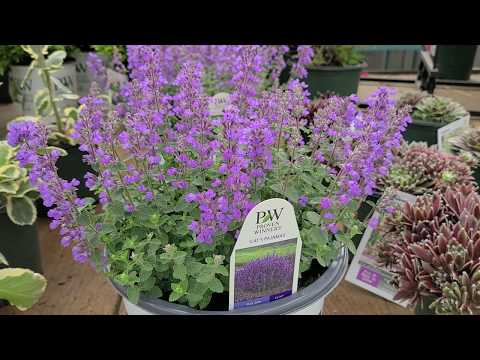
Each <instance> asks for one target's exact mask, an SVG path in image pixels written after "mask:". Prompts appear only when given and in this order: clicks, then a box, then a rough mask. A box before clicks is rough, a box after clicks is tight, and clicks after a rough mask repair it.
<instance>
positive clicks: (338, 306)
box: [0, 82, 480, 315]
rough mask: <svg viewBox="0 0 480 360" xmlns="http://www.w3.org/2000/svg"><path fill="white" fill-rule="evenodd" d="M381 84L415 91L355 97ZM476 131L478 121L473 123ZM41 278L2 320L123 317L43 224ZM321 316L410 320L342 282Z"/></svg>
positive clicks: (4, 111)
mask: <svg viewBox="0 0 480 360" xmlns="http://www.w3.org/2000/svg"><path fill="white" fill-rule="evenodd" d="M379 85H389V86H395V87H396V88H397V89H398V92H399V94H402V93H404V92H406V91H411V90H413V89H414V87H413V86H412V85H409V84H396V83H395V84H394V83H391V84H386V83H376V82H362V83H361V85H360V89H359V94H360V96H361V97H362V98H363V97H365V95H367V94H369V93H371V92H372V91H373V90H375V88H377V87H378V86H379ZM436 94H438V95H444V96H450V97H452V98H454V99H455V100H456V101H459V102H460V103H462V104H463V105H464V106H465V107H466V108H467V109H468V110H475V111H480V89H477V88H475V89H473V88H461V87H451V86H438V87H437V90H436ZM15 115H16V114H15V109H14V108H13V106H12V105H7V106H5V105H2V106H0V136H1V134H2V133H4V129H5V124H6V122H7V121H8V120H11V118H13V117H14V116H15ZM473 124H474V126H479V125H480V122H478V121H475V120H474V122H473ZM38 230H39V238H40V244H41V252H42V261H43V268H44V274H45V276H46V278H47V280H48V286H47V290H46V292H45V294H44V295H43V297H42V298H41V300H40V301H39V302H38V303H37V304H36V305H35V306H33V307H32V308H31V309H30V310H28V311H25V312H21V311H18V310H16V309H15V308H13V307H3V308H0V315H6V314H31V315H33V314H38V315H41V314H55V315H63V314H85V315H93V314H102V315H103V314H104V315H114V314H124V313H125V309H124V307H123V304H122V302H121V298H120V296H119V295H118V294H117V293H116V292H115V291H114V289H113V288H112V287H111V285H110V284H109V283H108V281H107V280H106V278H105V277H104V276H103V275H102V274H99V273H97V272H96V271H95V269H93V268H91V267H90V266H88V265H79V264H76V263H75V262H74V261H73V260H72V256H71V254H70V249H64V248H62V247H61V245H60V242H59V236H58V234H57V233H56V232H53V231H50V230H49V229H48V224H47V220H46V219H39V221H38ZM325 314H328V315H330V314H331V315H343V314H362V315H386V314H395V315H408V314H412V312H411V311H410V310H407V309H404V308H402V307H401V306H399V305H396V304H393V303H391V302H389V301H387V300H384V299H382V298H380V297H378V296H376V295H374V294H372V293H370V292H368V291H366V290H363V289H361V288H359V287H357V286H355V285H352V284H350V283H347V282H346V281H342V283H341V284H340V285H339V286H338V287H337V288H336V289H335V290H334V291H333V292H332V293H331V294H330V295H329V296H328V298H327V299H326V301H325Z"/></svg>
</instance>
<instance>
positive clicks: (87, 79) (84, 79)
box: [75, 52, 92, 97]
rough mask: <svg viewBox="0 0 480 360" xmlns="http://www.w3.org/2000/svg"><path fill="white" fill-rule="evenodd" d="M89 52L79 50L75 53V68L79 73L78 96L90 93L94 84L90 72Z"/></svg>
mask: <svg viewBox="0 0 480 360" xmlns="http://www.w3.org/2000/svg"><path fill="white" fill-rule="evenodd" d="M88 54H89V52H78V53H76V54H75V69H76V74H77V87H78V90H77V91H78V96H80V97H83V96H86V95H88V92H89V91H90V86H91V85H92V76H91V75H90V73H89V72H88V66H87V57H88Z"/></svg>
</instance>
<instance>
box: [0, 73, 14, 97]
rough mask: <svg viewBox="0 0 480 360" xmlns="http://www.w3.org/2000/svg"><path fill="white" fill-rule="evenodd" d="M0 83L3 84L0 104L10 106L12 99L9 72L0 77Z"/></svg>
mask: <svg viewBox="0 0 480 360" xmlns="http://www.w3.org/2000/svg"><path fill="white" fill-rule="evenodd" d="M0 83H2V85H0V104H10V103H11V102H12V99H11V98H10V94H9V92H8V71H7V72H5V74H3V75H2V76H0Z"/></svg>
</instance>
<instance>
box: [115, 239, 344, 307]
mask: <svg viewBox="0 0 480 360" xmlns="http://www.w3.org/2000/svg"><path fill="white" fill-rule="evenodd" d="M347 268H348V250H347V249H345V248H344V249H342V251H341V254H340V256H339V257H338V258H337V260H335V261H334V262H333V263H332V264H331V265H330V267H329V268H328V269H327V271H325V272H324V273H323V275H322V276H321V277H320V278H319V279H318V280H316V281H315V282H313V283H312V284H310V285H309V286H307V287H305V288H302V289H300V290H299V291H297V292H296V293H295V294H293V295H291V296H287V297H285V298H283V299H280V300H277V301H273V302H271V303H267V304H260V305H255V306H249V307H246V308H240V309H235V310H231V311H202V310H196V309H192V308H190V307H188V306H185V305H179V304H174V303H170V302H168V301H164V300H160V299H152V298H147V297H144V296H140V300H139V301H138V304H132V303H131V302H130V301H128V300H127V298H126V291H125V289H124V288H123V287H122V286H120V285H118V284H116V283H113V282H112V284H113V286H114V287H115V289H116V290H117V291H118V292H119V293H120V295H121V296H122V298H123V302H124V304H125V308H126V310H127V313H128V314H129V315H320V314H322V313H323V305H324V302H325V298H326V297H327V295H328V294H330V293H331V292H332V291H333V290H334V289H335V288H336V287H337V286H338V284H339V283H340V281H342V279H343V277H344V276H345V273H346V271H347Z"/></svg>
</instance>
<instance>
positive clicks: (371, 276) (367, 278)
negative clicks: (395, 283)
mask: <svg viewBox="0 0 480 360" xmlns="http://www.w3.org/2000/svg"><path fill="white" fill-rule="evenodd" d="M357 279H358V280H360V281H362V282H364V283H367V284H369V285H372V286H373V287H377V286H378V284H379V283H380V280H381V279H382V278H381V275H380V274H379V273H377V272H376V271H373V270H371V269H369V268H367V267H365V266H362V267H361V268H360V270H359V271H358V274H357Z"/></svg>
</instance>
